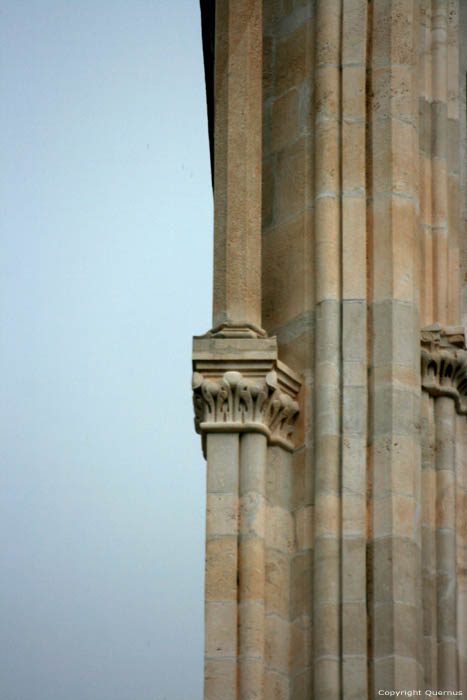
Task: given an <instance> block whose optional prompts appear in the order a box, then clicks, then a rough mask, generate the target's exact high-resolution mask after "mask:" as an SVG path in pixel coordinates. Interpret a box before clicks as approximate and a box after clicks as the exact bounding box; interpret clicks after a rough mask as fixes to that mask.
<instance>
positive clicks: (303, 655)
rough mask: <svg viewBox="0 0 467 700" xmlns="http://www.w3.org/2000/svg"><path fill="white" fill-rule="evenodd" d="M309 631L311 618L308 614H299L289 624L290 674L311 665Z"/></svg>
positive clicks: (310, 630) (310, 636)
mask: <svg viewBox="0 0 467 700" xmlns="http://www.w3.org/2000/svg"><path fill="white" fill-rule="evenodd" d="M311 632H312V629H311V618H310V617H309V616H308V615H301V616H300V617H298V618H296V619H295V620H294V621H293V622H292V623H291V625H290V635H291V642H290V670H291V673H292V675H294V674H296V673H300V672H302V671H303V669H306V668H309V667H310V666H311V663H312V653H311V652H312V650H311V643H312V635H311Z"/></svg>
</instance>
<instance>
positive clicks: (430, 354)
mask: <svg viewBox="0 0 467 700" xmlns="http://www.w3.org/2000/svg"><path fill="white" fill-rule="evenodd" d="M421 344H422V350H421V359H422V367H421V370H422V387H423V389H424V390H425V391H426V392H428V393H429V394H431V395H432V396H448V397H450V398H452V399H453V400H454V402H455V405H456V411H457V413H458V414H460V415H467V351H466V350H465V333H464V329H463V328H462V327H457V326H456V327H454V326H449V327H446V328H442V327H441V326H440V325H439V324H433V325H432V326H428V327H427V328H423V329H422V332H421Z"/></svg>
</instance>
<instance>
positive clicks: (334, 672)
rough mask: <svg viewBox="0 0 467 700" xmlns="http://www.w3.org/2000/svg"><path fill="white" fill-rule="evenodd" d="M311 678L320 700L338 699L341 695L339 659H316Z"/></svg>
mask: <svg viewBox="0 0 467 700" xmlns="http://www.w3.org/2000/svg"><path fill="white" fill-rule="evenodd" d="M313 680H314V683H313V690H314V692H315V694H316V695H317V697H319V698H320V700H321V699H322V700H338V698H339V697H341V696H340V661H339V659H317V660H316V661H315V663H314V679H313Z"/></svg>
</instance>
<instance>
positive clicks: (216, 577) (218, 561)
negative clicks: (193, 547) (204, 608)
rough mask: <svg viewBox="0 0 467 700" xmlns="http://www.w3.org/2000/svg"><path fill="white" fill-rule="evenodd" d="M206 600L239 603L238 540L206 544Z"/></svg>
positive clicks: (217, 540) (217, 539) (222, 540)
mask: <svg viewBox="0 0 467 700" xmlns="http://www.w3.org/2000/svg"><path fill="white" fill-rule="evenodd" d="M206 600H207V601H218V602H222V601H231V602H236V601H237V538H236V537H235V538H234V537H219V538H216V539H211V540H208V541H207V542H206Z"/></svg>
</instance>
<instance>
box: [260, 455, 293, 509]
mask: <svg viewBox="0 0 467 700" xmlns="http://www.w3.org/2000/svg"><path fill="white" fill-rule="evenodd" d="M292 459H293V458H292V455H291V454H290V453H289V452H286V451H285V450H284V449H282V448H281V447H269V449H268V467H267V473H266V487H267V498H268V503H269V504H270V505H277V506H281V507H282V508H285V509H286V510H287V509H289V508H290V505H291V488H292V484H291V467H292Z"/></svg>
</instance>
